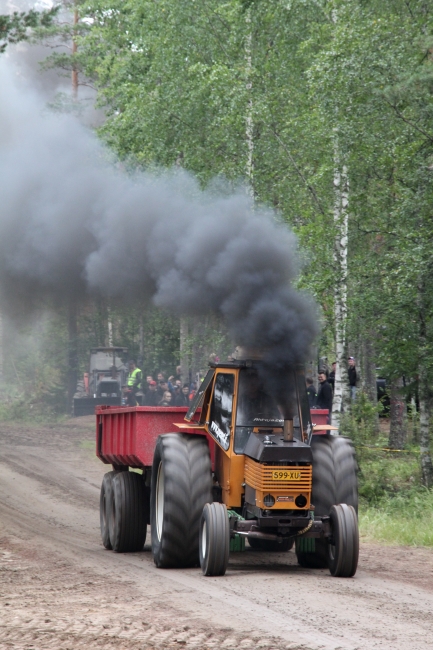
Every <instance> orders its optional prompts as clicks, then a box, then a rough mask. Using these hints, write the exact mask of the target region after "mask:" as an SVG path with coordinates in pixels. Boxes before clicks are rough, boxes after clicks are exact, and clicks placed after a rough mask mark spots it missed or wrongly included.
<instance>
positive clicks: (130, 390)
mask: <svg viewBox="0 0 433 650" xmlns="http://www.w3.org/2000/svg"><path fill="white" fill-rule="evenodd" d="M128 366H129V374H128V379H127V384H126V386H125V387H124V389H123V392H124V394H125V396H126V401H127V404H128V406H137V398H136V394H137V392H138V391H139V390H140V388H141V370H140V368H137V364H136V362H135V359H131V360H130V361H129V362H128Z"/></svg>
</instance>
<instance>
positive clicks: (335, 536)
mask: <svg viewBox="0 0 433 650" xmlns="http://www.w3.org/2000/svg"><path fill="white" fill-rule="evenodd" d="M330 517H331V526H332V538H331V540H330V542H329V545H328V554H329V570H330V572H331V574H332V575H333V576H334V577H336V578H351V577H352V576H354V575H355V573H356V569H357V567H358V557H359V531H358V518H357V516H356V512H355V509H354V508H353V507H352V506H348V505H346V504H345V503H342V504H340V505H336V506H332V508H331V514H330Z"/></svg>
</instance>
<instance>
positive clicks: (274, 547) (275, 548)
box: [248, 537, 294, 553]
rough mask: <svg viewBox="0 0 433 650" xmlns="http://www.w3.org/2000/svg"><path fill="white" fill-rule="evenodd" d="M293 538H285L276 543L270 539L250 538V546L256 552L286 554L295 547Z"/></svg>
mask: <svg viewBox="0 0 433 650" xmlns="http://www.w3.org/2000/svg"><path fill="white" fill-rule="evenodd" d="M293 543H294V542H293V537H284V538H283V540H282V541H281V542H274V541H272V540H270V539H257V538H256V537H252V538H251V539H250V538H249V537H248V544H249V545H250V546H251V548H253V549H254V550H255V551H266V552H267V553H286V552H287V551H290V549H291V548H292V547H293Z"/></svg>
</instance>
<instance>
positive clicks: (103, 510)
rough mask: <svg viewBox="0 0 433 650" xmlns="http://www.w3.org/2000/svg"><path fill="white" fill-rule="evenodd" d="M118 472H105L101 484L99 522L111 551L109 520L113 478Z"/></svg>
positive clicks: (103, 537)
mask: <svg viewBox="0 0 433 650" xmlns="http://www.w3.org/2000/svg"><path fill="white" fill-rule="evenodd" d="M116 474H117V472H107V473H106V474H104V478H103V479H102V485H101V494H100V497H99V522H100V527H101V537H102V543H103V545H104V547H105V548H106V549H107V550H109V551H111V549H112V546H111V542H110V530H109V525H108V522H109V520H110V512H111V508H112V505H111V500H112V498H113V486H112V482H113V478H114V476H115V475H116Z"/></svg>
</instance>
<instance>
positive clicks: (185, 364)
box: [180, 316, 191, 383]
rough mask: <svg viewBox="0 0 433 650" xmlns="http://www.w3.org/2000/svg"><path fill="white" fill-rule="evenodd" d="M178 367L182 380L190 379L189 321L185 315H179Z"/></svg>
mask: <svg viewBox="0 0 433 650" xmlns="http://www.w3.org/2000/svg"><path fill="white" fill-rule="evenodd" d="M180 368H181V373H182V382H183V383H185V382H186V383H189V382H190V381H191V369H190V351H189V321H188V317H187V316H181V317H180Z"/></svg>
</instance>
